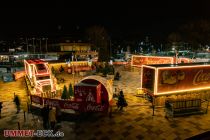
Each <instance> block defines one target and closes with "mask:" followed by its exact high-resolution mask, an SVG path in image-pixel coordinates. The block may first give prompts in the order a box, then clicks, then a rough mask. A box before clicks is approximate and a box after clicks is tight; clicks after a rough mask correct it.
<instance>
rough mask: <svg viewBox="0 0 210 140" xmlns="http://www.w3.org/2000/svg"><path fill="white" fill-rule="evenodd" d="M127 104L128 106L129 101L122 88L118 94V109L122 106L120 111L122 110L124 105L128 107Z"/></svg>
mask: <svg viewBox="0 0 210 140" xmlns="http://www.w3.org/2000/svg"><path fill="white" fill-rule="evenodd" d="M126 106H128V104H127V102H126V100H125V97H124V94H123V91H122V90H121V91H120V94H119V96H118V101H117V107H118V109H119V108H120V111H122V110H123V107H126Z"/></svg>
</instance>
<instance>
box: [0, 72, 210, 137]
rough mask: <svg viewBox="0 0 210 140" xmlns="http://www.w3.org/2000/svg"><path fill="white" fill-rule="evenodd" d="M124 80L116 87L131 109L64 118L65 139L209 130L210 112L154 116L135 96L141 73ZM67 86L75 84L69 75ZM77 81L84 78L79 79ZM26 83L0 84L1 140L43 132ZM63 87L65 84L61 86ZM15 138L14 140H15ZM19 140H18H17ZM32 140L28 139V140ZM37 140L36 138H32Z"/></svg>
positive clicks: (125, 74) (159, 112)
mask: <svg viewBox="0 0 210 140" xmlns="http://www.w3.org/2000/svg"><path fill="white" fill-rule="evenodd" d="M121 75H122V78H121V80H120V81H115V82H114V86H118V87H119V88H121V89H123V91H124V93H125V97H126V99H127V101H128V107H127V108H126V109H125V110H124V111H123V112H119V111H117V110H116V107H114V108H113V115H112V118H109V117H108V115H107V114H91V115H86V116H75V115H65V118H64V121H62V122H61V128H59V130H60V131H62V132H64V134H65V137H64V138H61V139H64V140H65V139H66V140H109V139H110V140H124V139H125V140H127V139H128V140H135V139H137V140H138V139H140V140H141V139H144V140H147V139H148V140H150V139H155V140H164V139H165V140H179V139H180V140H182V139H186V138H189V137H192V136H194V135H197V134H201V133H203V132H206V131H209V130H210V113H208V114H204V115H192V116H185V117H177V118H174V119H173V120H172V119H166V118H165V117H164V116H165V112H164V109H163V108H158V109H156V110H155V116H153V115H152V109H151V107H150V103H148V102H147V101H146V100H145V99H143V98H140V97H136V96H135V92H136V88H137V87H139V85H140V75H139V73H138V72H128V71H121ZM65 77H66V79H67V81H66V84H68V82H70V81H72V78H71V76H69V77H70V79H69V78H68V76H66V75H65ZM76 78H77V79H76V81H77V80H79V79H81V78H82V77H76ZM24 86H25V85H24V81H23V80H18V81H16V82H10V83H0V101H3V110H2V118H1V119H0V140H3V139H6V138H4V137H3V130H5V129H18V122H19V123H20V129H43V128H42V119H41V118H40V117H39V116H37V115H33V114H32V113H27V112H26V113H25V116H26V120H25V121H24V113H23V111H24V110H25V111H27V109H26V107H25V106H26V103H27V96H26V91H25V87H24ZM61 86H63V85H61ZM14 92H16V94H18V95H19V96H20V97H21V101H22V106H21V107H22V111H21V112H20V113H19V114H15V113H16V109H15V106H14V103H13V102H12V100H13V97H14V94H13V93H14ZM7 139H9V138H7ZM12 139H13V138H12ZM16 139H18V138H16ZM27 139H29V138H27ZM33 139H35V138H33Z"/></svg>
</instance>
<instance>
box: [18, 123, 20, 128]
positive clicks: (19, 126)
mask: <svg viewBox="0 0 210 140" xmlns="http://www.w3.org/2000/svg"><path fill="white" fill-rule="evenodd" d="M18 130H20V122H18Z"/></svg>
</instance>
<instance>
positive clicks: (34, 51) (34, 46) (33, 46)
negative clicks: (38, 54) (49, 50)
mask: <svg viewBox="0 0 210 140" xmlns="http://www.w3.org/2000/svg"><path fill="white" fill-rule="evenodd" d="M32 40H33V47H34V54H35V46H34V40H35V38H34V37H33V38H32Z"/></svg>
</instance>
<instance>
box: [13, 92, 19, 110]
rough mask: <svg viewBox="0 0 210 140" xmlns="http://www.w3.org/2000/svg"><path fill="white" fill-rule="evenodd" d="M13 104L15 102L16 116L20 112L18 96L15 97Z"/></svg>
mask: <svg viewBox="0 0 210 140" xmlns="http://www.w3.org/2000/svg"><path fill="white" fill-rule="evenodd" d="M14 102H15V105H16V108H17V112H16V114H18V113H19V112H20V99H19V97H18V95H15V98H14Z"/></svg>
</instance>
